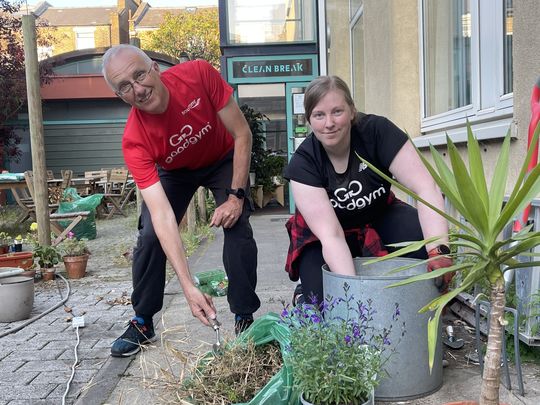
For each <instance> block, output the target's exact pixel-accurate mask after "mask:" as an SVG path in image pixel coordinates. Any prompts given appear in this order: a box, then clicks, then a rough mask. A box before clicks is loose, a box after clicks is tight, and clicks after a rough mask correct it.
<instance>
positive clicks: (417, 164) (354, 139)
mask: <svg viewBox="0 0 540 405" xmlns="http://www.w3.org/2000/svg"><path fill="white" fill-rule="evenodd" d="M304 108H305V115H306V119H307V121H308V122H309V124H310V125H311V128H312V130H313V132H312V133H311V134H310V135H309V136H308V137H307V138H306V139H305V140H304V142H302V144H301V145H300V146H299V148H298V149H297V150H296V151H295V153H294V155H293V157H292V159H291V161H290V162H289V165H288V166H287V169H286V170H285V178H287V179H288V180H290V182H291V189H292V193H293V197H294V201H295V203H296V213H295V215H293V216H292V217H291V219H290V220H289V221H288V222H287V229H288V231H289V235H290V237H291V246H290V248H289V255H288V257H287V265H286V270H287V271H288V272H289V277H290V278H291V279H292V280H293V281H296V280H298V278H300V279H301V282H302V285H301V287H302V288H299V287H297V289H296V291H295V297H296V296H299V295H300V294H301V293H302V292H303V296H304V297H308V296H311V295H314V296H315V297H316V298H317V302H321V300H322V298H323V297H322V273H321V266H322V265H323V264H324V263H326V264H327V265H328V267H329V268H330V270H331V271H333V272H336V273H339V274H346V275H354V274H355V270H354V264H353V260H352V258H353V257H355V256H382V255H385V254H387V253H388V252H389V251H391V250H392V249H391V248H390V247H388V246H386V245H389V244H392V243H397V242H404V241H413V240H421V239H423V238H429V237H433V236H441V238H440V239H439V240H438V241H437V242H435V243H432V244H428V245H427V246H426V248H422V249H420V250H418V251H417V252H414V253H412V254H410V255H409V257H416V258H421V259H427V258H428V255H429V257H437V258H436V259H433V260H432V261H430V262H429V263H428V270H429V271H431V270H433V269H437V268H440V267H448V266H449V265H451V263H452V262H451V259H450V258H449V257H448V256H441V255H444V254H448V253H449V250H448V246H446V245H445V244H446V243H447V239H446V236H445V235H446V234H447V233H448V225H447V223H446V220H445V219H444V218H443V217H441V216H440V215H438V214H437V213H436V212H434V211H433V210H431V209H430V208H428V207H426V206H424V205H423V204H419V205H418V210H417V209H415V208H413V207H412V206H410V205H408V204H405V203H404V202H402V201H400V200H398V199H396V198H395V197H394V194H393V193H392V192H391V191H390V183H388V182H387V181H386V180H384V179H383V178H382V177H380V176H378V175H377V174H376V173H375V172H373V171H372V170H370V169H369V168H368V167H367V166H366V165H365V164H363V163H362V162H361V161H360V159H358V157H357V156H356V154H358V155H360V156H362V157H363V158H364V159H366V160H367V161H368V162H370V163H372V164H374V165H375V166H376V167H378V168H379V170H381V171H383V172H384V173H386V174H387V175H389V176H394V177H395V178H396V179H397V180H398V181H399V182H400V183H402V184H403V185H405V186H406V187H408V188H410V189H412V190H413V191H414V192H415V193H416V194H418V195H419V196H420V197H422V198H423V199H425V200H426V201H428V202H430V203H431V204H433V205H434V206H435V207H437V208H439V209H441V210H444V201H443V198H442V195H441V193H440V191H439V190H438V188H437V187H436V185H435V182H434V181H433V179H432V177H431V175H430V174H429V172H428V171H427V170H426V168H425V166H424V164H423V163H422V161H421V160H420V158H419V156H418V154H417V153H416V150H415V149H414V146H413V145H412V143H411V142H410V140H409V139H408V137H407V135H406V134H405V133H404V132H403V131H401V130H400V129H399V128H397V127H396V126H395V125H394V124H393V123H392V122H390V121H389V120H388V119H386V118H384V117H379V116H376V115H365V114H362V113H358V112H357V111H356V108H355V106H354V102H353V100H352V97H351V94H350V90H349V88H348V87H347V85H346V84H345V82H344V81H343V80H341V79H340V78H339V77H336V76H321V77H319V78H317V79H315V80H313V81H312V82H311V83H310V84H309V86H308V87H307V89H306V93H305V96H304ZM426 249H427V251H426ZM428 252H429V253H428ZM439 256H440V257H439ZM445 278H446V279H444V280H438V284H439V285H438V286H439V288H440V289H441V291H443V290H446V288H447V285H448V282H449V281H450V280H451V275H448V276H447V277H446V275H445ZM293 301H294V300H293Z"/></svg>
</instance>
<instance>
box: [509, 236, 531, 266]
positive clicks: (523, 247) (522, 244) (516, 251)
mask: <svg viewBox="0 0 540 405" xmlns="http://www.w3.org/2000/svg"><path fill="white" fill-rule="evenodd" d="M538 245H540V236H535V237H532V238H529V239H525V240H521V241H519V242H516V243H515V244H512V245H510V246H509V247H508V249H506V250H505V251H504V253H502V254H501V255H500V260H501V261H503V262H504V261H505V260H507V259H508V258H510V257H515V256H519V255H520V254H521V253H523V252H527V251H529V250H531V249H532V248H534V247H536V246H538Z"/></svg>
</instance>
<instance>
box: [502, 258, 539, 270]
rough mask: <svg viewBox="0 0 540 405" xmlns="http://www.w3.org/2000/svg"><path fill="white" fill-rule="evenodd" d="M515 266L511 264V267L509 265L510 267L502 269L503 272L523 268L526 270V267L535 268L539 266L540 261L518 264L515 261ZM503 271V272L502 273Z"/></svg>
mask: <svg viewBox="0 0 540 405" xmlns="http://www.w3.org/2000/svg"><path fill="white" fill-rule="evenodd" d="M516 262H517V263H516V264H513V265H510V266H506V268H505V269H504V271H507V270H511V269H523V268H528V267H536V266H540V261H533V262H519V261H517V260H516ZM504 271H503V272H504Z"/></svg>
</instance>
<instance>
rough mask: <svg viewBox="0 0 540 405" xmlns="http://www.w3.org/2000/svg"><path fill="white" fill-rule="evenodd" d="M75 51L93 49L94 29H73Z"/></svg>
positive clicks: (94, 45)
mask: <svg viewBox="0 0 540 405" xmlns="http://www.w3.org/2000/svg"><path fill="white" fill-rule="evenodd" d="M73 30H74V31H75V49H87V48H95V47H96V43H95V40H94V33H95V31H96V28H95V27H75V28H74V29H73Z"/></svg>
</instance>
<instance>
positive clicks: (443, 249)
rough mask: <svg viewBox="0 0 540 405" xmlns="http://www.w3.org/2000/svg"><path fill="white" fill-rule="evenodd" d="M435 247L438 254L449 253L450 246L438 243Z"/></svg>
mask: <svg viewBox="0 0 540 405" xmlns="http://www.w3.org/2000/svg"><path fill="white" fill-rule="evenodd" d="M435 249H437V254H439V255H449V254H450V248H449V247H448V246H446V245H439V246H437V247H436V248H435Z"/></svg>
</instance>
